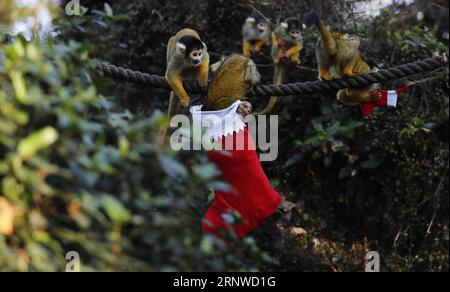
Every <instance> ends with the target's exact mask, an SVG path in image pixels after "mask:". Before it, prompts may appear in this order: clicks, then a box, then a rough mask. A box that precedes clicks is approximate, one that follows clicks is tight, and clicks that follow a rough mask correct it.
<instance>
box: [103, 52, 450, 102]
mask: <svg viewBox="0 0 450 292" xmlns="http://www.w3.org/2000/svg"><path fill="white" fill-rule="evenodd" d="M446 66H448V60H447V59H446V58H445V57H442V56H439V57H433V58H428V59H424V60H419V61H417V62H414V63H409V64H404V65H400V66H397V67H393V68H389V69H385V70H380V71H378V72H371V73H369V74H365V75H359V76H354V77H347V78H342V79H333V80H330V81H313V82H297V83H289V84H282V85H257V86H255V87H253V88H252V90H251V91H250V94H249V96H250V97H269V96H289V95H306V94H308V95H310V94H314V93H326V92H331V91H338V90H341V89H345V88H364V87H368V86H369V85H371V84H375V83H380V82H386V81H393V80H398V79H402V78H406V77H409V76H412V75H416V74H419V73H425V72H430V71H433V70H436V69H440V68H443V67H446ZM97 70H98V71H99V72H102V73H103V75H104V76H106V77H110V78H114V79H117V80H123V81H129V82H133V83H139V84H144V85H148V86H152V87H157V88H162V89H167V90H170V86H169V84H168V83H167V81H166V79H165V78H164V77H162V76H156V75H150V74H147V73H142V72H139V71H132V70H130V69H125V68H122V67H117V66H114V65H108V64H98V65H97ZM184 86H185V89H186V91H187V92H189V93H192V94H202V93H206V90H204V89H203V90H202V89H201V87H200V86H198V85H197V84H194V83H185V85H184Z"/></svg>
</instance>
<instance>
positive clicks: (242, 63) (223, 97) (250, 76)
mask: <svg viewBox="0 0 450 292" xmlns="http://www.w3.org/2000/svg"><path fill="white" fill-rule="evenodd" d="M211 67H212V69H211V72H212V74H213V80H212V82H211V84H210V85H209V89H208V99H207V102H206V109H207V110H221V109H224V108H227V107H229V106H231V105H232V104H233V103H234V102H236V101H237V100H239V99H245V96H246V95H247V93H248V92H249V91H250V89H251V87H252V86H253V85H256V84H257V83H258V82H260V80H261V75H260V73H259V71H258V68H257V67H256V64H255V62H253V61H252V60H251V59H249V58H247V57H245V56H242V55H232V56H230V57H228V58H225V59H223V60H221V61H219V62H218V63H216V64H213V65H212V66H211Z"/></svg>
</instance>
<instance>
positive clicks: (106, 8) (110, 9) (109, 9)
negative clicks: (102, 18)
mask: <svg viewBox="0 0 450 292" xmlns="http://www.w3.org/2000/svg"><path fill="white" fill-rule="evenodd" d="M105 12H106V15H108V16H109V17H112V16H114V12H113V10H112V8H111V6H110V5H109V4H108V3H105Z"/></svg>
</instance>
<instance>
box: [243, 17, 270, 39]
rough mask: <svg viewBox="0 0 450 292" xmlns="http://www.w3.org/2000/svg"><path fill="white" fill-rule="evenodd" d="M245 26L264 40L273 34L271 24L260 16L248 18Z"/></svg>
mask: <svg viewBox="0 0 450 292" xmlns="http://www.w3.org/2000/svg"><path fill="white" fill-rule="evenodd" d="M244 26H245V27H247V28H249V29H252V30H253V31H254V32H255V33H256V34H257V35H259V36H261V38H264V37H266V36H267V35H269V34H270V33H271V31H270V24H269V23H268V22H267V20H266V19H264V18H263V17H261V16H259V15H258V14H252V15H250V16H249V17H247V19H246V20H245V25H244Z"/></svg>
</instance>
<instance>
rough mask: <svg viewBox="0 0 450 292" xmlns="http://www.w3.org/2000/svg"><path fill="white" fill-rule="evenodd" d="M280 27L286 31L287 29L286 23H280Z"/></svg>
mask: <svg viewBox="0 0 450 292" xmlns="http://www.w3.org/2000/svg"><path fill="white" fill-rule="evenodd" d="M281 27H282V28H284V29H287V28H288V27H289V24H288V23H287V22H282V23H281Z"/></svg>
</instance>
